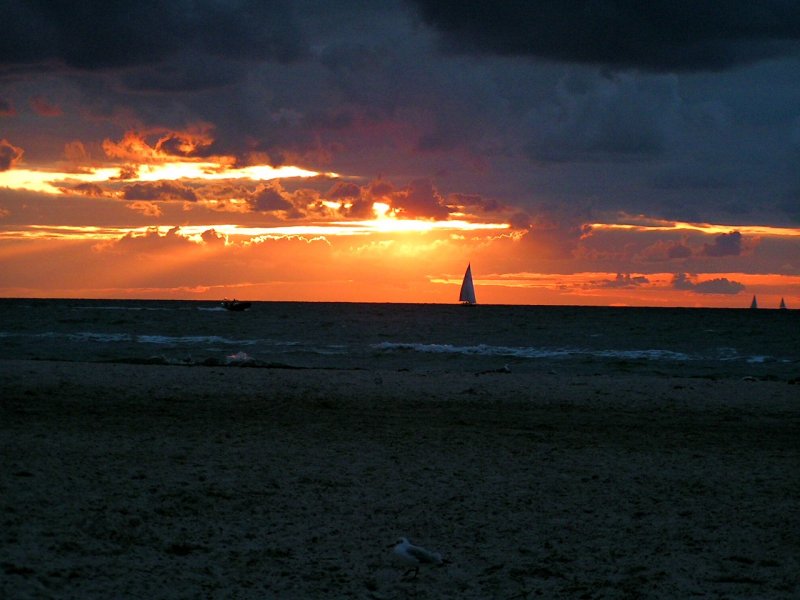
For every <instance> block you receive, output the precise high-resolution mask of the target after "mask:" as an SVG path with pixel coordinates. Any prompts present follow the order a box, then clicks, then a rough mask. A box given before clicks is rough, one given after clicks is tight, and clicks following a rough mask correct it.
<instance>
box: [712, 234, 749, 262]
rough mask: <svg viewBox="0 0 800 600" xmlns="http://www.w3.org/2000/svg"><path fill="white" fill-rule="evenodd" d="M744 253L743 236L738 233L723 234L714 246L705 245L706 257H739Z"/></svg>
mask: <svg viewBox="0 0 800 600" xmlns="http://www.w3.org/2000/svg"><path fill="white" fill-rule="evenodd" d="M741 253H742V234H741V233H739V232H738V231H731V232H730V233H721V234H720V235H718V236H717V237H716V238H714V243H713V244H703V255H704V256H712V257H719V256H739V255H740V254H741Z"/></svg>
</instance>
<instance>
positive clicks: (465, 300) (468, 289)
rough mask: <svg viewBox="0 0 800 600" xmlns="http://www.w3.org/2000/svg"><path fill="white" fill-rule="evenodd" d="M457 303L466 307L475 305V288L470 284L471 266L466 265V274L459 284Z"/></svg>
mask: <svg viewBox="0 0 800 600" xmlns="http://www.w3.org/2000/svg"><path fill="white" fill-rule="evenodd" d="M458 301H459V302H461V304H464V305H466V306H473V305H475V304H477V301H476V300H475V286H474V285H473V284H472V265H470V264H467V272H466V273H464V281H462V282H461V293H459V295H458Z"/></svg>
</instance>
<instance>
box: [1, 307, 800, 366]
mask: <svg viewBox="0 0 800 600" xmlns="http://www.w3.org/2000/svg"><path fill="white" fill-rule="evenodd" d="M0 359H25V360H46V361H67V362H70V361H73V362H90V363H95V362H96V363H109V362H110V363H131V364H152V365H182V366H186V367H198V368H201V367H231V368H240V367H252V368H320V369H376V370H378V369H397V370H409V371H428V372H430V371H463V372H465V373H476V374H479V373H485V372H494V371H500V372H509V371H516V372H548V373H552V372H556V373H561V372H563V373H574V374H589V375H591V374H594V373H614V372H625V373H649V374H664V375H671V376H688V377H710V378H714V377H731V376H736V377H739V376H740V377H755V378H761V379H778V380H780V379H784V380H790V381H792V380H796V379H797V378H798V376H800V311H798V310H773V309H756V310H753V309H703V308H629V307H624V308H623V307H585V306H516V305H515V306H507V305H478V306H461V305H444V304H380V303H364V304H362V303H315V302H253V303H252V306H251V308H250V309H249V310H246V311H242V312H231V311H228V310H226V309H224V308H223V307H222V306H221V305H220V303H218V302H203V301H166V300H76V299H68V300H65V299H0Z"/></svg>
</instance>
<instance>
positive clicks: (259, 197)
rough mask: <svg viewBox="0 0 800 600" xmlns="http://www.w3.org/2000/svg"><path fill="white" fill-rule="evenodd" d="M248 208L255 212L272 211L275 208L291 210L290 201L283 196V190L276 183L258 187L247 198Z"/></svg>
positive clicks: (292, 207)
mask: <svg viewBox="0 0 800 600" xmlns="http://www.w3.org/2000/svg"><path fill="white" fill-rule="evenodd" d="M247 203H248V205H249V206H250V210H252V211H256V212H272V211H276V210H282V211H291V210H293V209H294V206H293V205H292V203H291V202H290V201H289V200H288V199H287V198H286V197H285V194H284V191H283V190H282V189H281V187H280V186H279V185H278V184H271V185H264V186H261V187H259V189H257V190H256V191H255V192H253V193H252V194H251V195H250V196H249V197H248V198H247Z"/></svg>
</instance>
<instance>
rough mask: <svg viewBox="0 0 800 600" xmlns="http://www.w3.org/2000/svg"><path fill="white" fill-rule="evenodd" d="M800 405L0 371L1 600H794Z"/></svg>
mask: <svg viewBox="0 0 800 600" xmlns="http://www.w3.org/2000/svg"><path fill="white" fill-rule="evenodd" d="M798 392H800V386H798V385H792V384H789V383H787V382H786V381H785V380H783V381H770V380H760V379H759V380H754V379H753V380H751V379H748V380H744V379H742V378H727V379H710V378H682V377H680V376H679V374H678V373H673V374H671V375H659V376H656V375H636V374H629V375H619V374H615V375H613V376H611V375H608V376H602V375H591V376H590V375H575V376H567V375H564V374H563V373H562V374H556V373H550V374H533V373H528V374H523V373H515V372H513V371H512V372H511V373H485V374H482V375H475V374H474V373H463V372H447V371H445V370H436V371H424V370H420V371H396V370H385V371H379V370H370V369H353V370H349V369H342V370H336V369H276V368H264V369H258V368H233V367H229V368H223V367H176V366H160V365H159V366H156V365H153V366H148V365H124V364H94V363H68V362H46V361H14V360H5V361H0V446H1V449H2V469H0V513H1V514H2V529H1V530H0V582H1V583H0V596H2V597H4V598H78V597H80V598H112V597H130V598H146V597H154V598H198V597H208V598H282V599H283V598H339V597H347V598H385V599H391V598H509V599H510V598H534V597H545V598H687V597H691V596H698V597H707V598H795V597H797V596H798V594H800V575H798V573H800V468H799V467H800V393H798ZM400 536H407V537H409V538H410V539H411V540H412V541H413V542H415V543H419V544H421V545H423V546H426V547H428V548H430V549H432V550H436V551H439V552H441V553H442V555H443V556H444V557H445V558H446V559H448V561H449V562H448V564H446V565H444V566H442V567H431V568H427V569H426V568H423V569H421V571H420V574H419V576H418V577H417V578H416V579H409V578H404V577H403V568H402V567H400V566H398V565H396V564H394V562H393V558H392V553H391V549H390V548H388V546H389V545H391V544H392V542H394V541H395V539H396V538H398V537H400Z"/></svg>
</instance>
